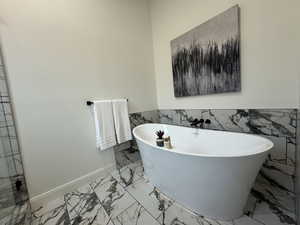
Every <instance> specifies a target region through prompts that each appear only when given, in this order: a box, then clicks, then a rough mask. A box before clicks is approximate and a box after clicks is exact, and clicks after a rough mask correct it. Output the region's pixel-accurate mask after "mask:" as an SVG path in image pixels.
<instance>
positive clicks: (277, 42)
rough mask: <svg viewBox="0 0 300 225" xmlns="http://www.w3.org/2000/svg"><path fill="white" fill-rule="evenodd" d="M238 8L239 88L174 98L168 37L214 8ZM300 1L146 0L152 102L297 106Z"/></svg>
mask: <svg viewBox="0 0 300 225" xmlns="http://www.w3.org/2000/svg"><path fill="white" fill-rule="evenodd" d="M235 4H239V5H240V7H241V42H242V43H241V59H242V92H241V93H230V94H216V95H208V96H197V97H185V98H175V97H174V91H173V78H172V68H171V50H170V41H171V40H172V39H174V38H176V37H178V36H180V35H181V34H183V33H185V32H186V31H189V30H190V29H192V28H194V27H195V26H197V25H199V24H201V23H203V22H205V21H207V20H208V19H210V18H212V17H214V16H215V15H217V14H218V13H220V12H223V11H224V10H226V9H228V8H230V7H232V6H233V5H235ZM299 8H300V1H298V0H290V1H282V0H263V1H262V0H251V1H249V0H188V1H182V0H164V1H161V0H151V17H152V32H153V45H154V63H155V74H156V88H157V98H158V106H159V108H161V109H166V108H280V107H283V108H285V107H292V108H296V107H298V105H299V104H298V102H299V97H298V92H297V89H298V87H297V82H296V80H297V76H298V75H299V73H300V66H299V58H300V47H299V46H300V45H299V40H300V29H298V27H299V21H300V14H299Z"/></svg>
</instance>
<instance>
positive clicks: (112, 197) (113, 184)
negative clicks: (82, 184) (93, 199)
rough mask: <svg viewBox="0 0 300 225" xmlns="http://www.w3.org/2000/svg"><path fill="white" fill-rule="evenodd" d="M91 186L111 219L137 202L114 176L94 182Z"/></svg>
mask: <svg viewBox="0 0 300 225" xmlns="http://www.w3.org/2000/svg"><path fill="white" fill-rule="evenodd" d="M91 186H92V188H93V190H94V191H95V193H96V195H97V196H98V198H99V199H100V202H101V205H102V206H103V207H104V209H105V211H106V213H107V214H108V216H109V217H111V218H114V217H116V216H117V215H119V214H120V213H121V212H122V211H123V210H125V209H126V208H128V207H129V206H130V205H132V204H133V203H135V202H136V201H135V199H134V198H133V197H131V196H130V194H129V193H128V192H126V191H125V189H124V188H123V187H122V186H121V185H120V184H118V182H117V180H116V179H115V178H114V177H112V176H108V177H107V178H105V179H104V180H103V179H99V180H98V181H96V182H93V183H92V184H91Z"/></svg>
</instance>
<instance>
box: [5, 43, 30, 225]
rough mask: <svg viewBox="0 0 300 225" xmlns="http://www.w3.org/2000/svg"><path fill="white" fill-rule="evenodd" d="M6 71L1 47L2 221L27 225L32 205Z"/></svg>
mask: <svg viewBox="0 0 300 225" xmlns="http://www.w3.org/2000/svg"><path fill="white" fill-rule="evenodd" d="M5 72H6V71H5V67H4V61H3V57H2V55H1V48H0V148H1V149H0V163H1V165H0V167H1V171H0V219H1V224H25V225H26V224H27V223H29V221H30V216H31V213H30V203H29V196H28V192H27V187H26V182H25V176H24V170H23V163H22V157H21V152H20V149H19V144H18V139H17V134H16V128H15V124H14V119H13V112H12V108H11V100H10V96H9V92H8V88H7V84H6V74H5ZM16 182H20V184H21V186H20V189H19V190H17V188H16V185H15V184H16ZM4 221H5V222H4Z"/></svg>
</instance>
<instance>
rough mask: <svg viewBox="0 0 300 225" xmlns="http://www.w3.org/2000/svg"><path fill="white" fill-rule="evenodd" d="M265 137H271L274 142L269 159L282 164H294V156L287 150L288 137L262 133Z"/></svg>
mask: <svg viewBox="0 0 300 225" xmlns="http://www.w3.org/2000/svg"><path fill="white" fill-rule="evenodd" d="M260 136H262V137H264V138H267V139H269V140H270V141H272V142H273V144H274V147H273V148H272V149H271V150H270V156H269V160H271V161H274V162H278V163H280V164H285V165H290V166H294V164H293V163H292V160H295V159H294V158H289V156H288V151H287V138H286V137H273V136H265V135H260Z"/></svg>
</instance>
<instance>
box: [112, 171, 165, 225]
mask: <svg viewBox="0 0 300 225" xmlns="http://www.w3.org/2000/svg"><path fill="white" fill-rule="evenodd" d="M126 167H127V168H128V169H131V168H129V167H128V166H126ZM137 167H139V166H137ZM137 167H136V168H137ZM142 168H143V171H144V167H143V165H142ZM137 176H139V179H137V180H135V181H140V180H142V179H145V178H144V177H142V176H140V175H138V174H137ZM117 182H119V181H117ZM133 184H134V183H132V184H130V185H128V186H126V188H124V187H123V186H122V185H121V184H120V185H121V186H122V188H123V189H124V190H125V191H126V192H127V193H128V194H129V195H130V196H131V197H132V198H133V199H134V200H135V201H136V202H137V203H138V204H139V205H141V207H143V208H144V209H145V211H146V212H147V213H148V214H149V215H150V216H151V217H152V218H153V219H154V220H155V221H156V222H158V224H161V223H160V222H159V221H158V220H157V219H158V218H159V217H160V216H161V214H162V213H160V215H159V216H158V217H157V218H155V217H154V216H153V215H152V213H150V212H149V210H148V209H146V207H145V206H144V205H143V204H142V203H141V202H140V201H138V200H137V199H136V198H135V196H134V195H132V194H131V193H130V192H129V191H127V188H128V187H129V186H132V185H133ZM168 208H169V207H168ZM123 212H124V211H123ZM119 215H120V214H119Z"/></svg>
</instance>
